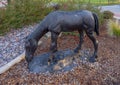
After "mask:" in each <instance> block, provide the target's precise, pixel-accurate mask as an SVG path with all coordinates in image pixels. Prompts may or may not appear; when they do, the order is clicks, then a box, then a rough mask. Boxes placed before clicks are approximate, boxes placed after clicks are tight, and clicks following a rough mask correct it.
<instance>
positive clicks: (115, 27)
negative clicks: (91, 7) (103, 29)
mask: <svg viewBox="0 0 120 85" xmlns="http://www.w3.org/2000/svg"><path fill="white" fill-rule="evenodd" d="M108 34H109V35H111V36H113V35H115V36H120V25H119V24H118V23H116V22H114V21H112V20H110V21H109V22H108Z"/></svg>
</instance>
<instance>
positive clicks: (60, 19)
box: [25, 10, 99, 63]
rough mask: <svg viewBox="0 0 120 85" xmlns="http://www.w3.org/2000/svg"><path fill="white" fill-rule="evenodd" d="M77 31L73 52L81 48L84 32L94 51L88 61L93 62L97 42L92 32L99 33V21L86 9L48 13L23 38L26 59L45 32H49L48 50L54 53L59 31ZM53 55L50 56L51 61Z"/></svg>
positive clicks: (31, 55) (30, 55)
mask: <svg viewBox="0 0 120 85" xmlns="http://www.w3.org/2000/svg"><path fill="white" fill-rule="evenodd" d="M76 30H77V31H78V32H79V34H80V37H79V38H80V41H79V44H78V46H77V47H76V48H75V50H74V52H76V53H77V52H78V51H79V50H80V49H81V45H82V43H83V36H84V33H86V34H87V36H88V37H89V38H90V40H91V41H92V42H93V45H94V53H93V55H92V56H91V57H90V58H89V61H90V62H95V58H97V52H98V42H97V41H96V39H95V37H94V35H93V33H94V32H96V34H97V35H99V22H98V17H97V15H96V14H95V13H92V12H90V11H87V10H80V11H71V12H66V11H54V12H51V13H50V14H48V15H47V16H46V17H45V18H44V19H43V20H42V21H41V23H40V24H39V25H38V27H37V28H36V29H35V31H33V32H32V33H31V34H30V35H28V36H27V37H26V40H25V50H26V53H25V54H26V57H25V58H26V60H27V62H28V63H29V62H30V61H31V60H32V59H33V55H34V52H35V50H36V49H37V45H38V41H39V40H40V38H41V37H42V36H43V35H44V34H46V33H47V32H51V46H50V52H51V54H54V53H55V52H56V51H57V39H58V36H59V34H60V33H61V32H71V31H76ZM53 59H54V56H53V57H52V58H50V60H51V61H52V60H53Z"/></svg>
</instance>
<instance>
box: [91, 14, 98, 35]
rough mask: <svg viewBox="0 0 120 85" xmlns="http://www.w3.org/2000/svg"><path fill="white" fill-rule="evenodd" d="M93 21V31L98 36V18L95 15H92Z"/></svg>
mask: <svg viewBox="0 0 120 85" xmlns="http://www.w3.org/2000/svg"><path fill="white" fill-rule="evenodd" d="M92 14H93V17H94V20H95V29H94V31H95V32H96V34H97V35H98V36H99V21H98V16H97V15H96V14H95V13H92Z"/></svg>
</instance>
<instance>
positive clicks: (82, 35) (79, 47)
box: [74, 30, 84, 53]
mask: <svg viewBox="0 0 120 85" xmlns="http://www.w3.org/2000/svg"><path fill="white" fill-rule="evenodd" d="M78 32H79V36H80V37H79V38H80V41H79V44H78V46H77V47H76V48H75V50H74V52H76V53H78V52H79V50H80V49H81V47H82V43H83V38H84V32H83V30H78Z"/></svg>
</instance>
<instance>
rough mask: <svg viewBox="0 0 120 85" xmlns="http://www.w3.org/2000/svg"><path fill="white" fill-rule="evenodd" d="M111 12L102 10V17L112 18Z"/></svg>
mask: <svg viewBox="0 0 120 85" xmlns="http://www.w3.org/2000/svg"><path fill="white" fill-rule="evenodd" d="M113 15H114V14H113V13H112V12H110V11H104V12H103V18H104V19H112V18H113Z"/></svg>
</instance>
